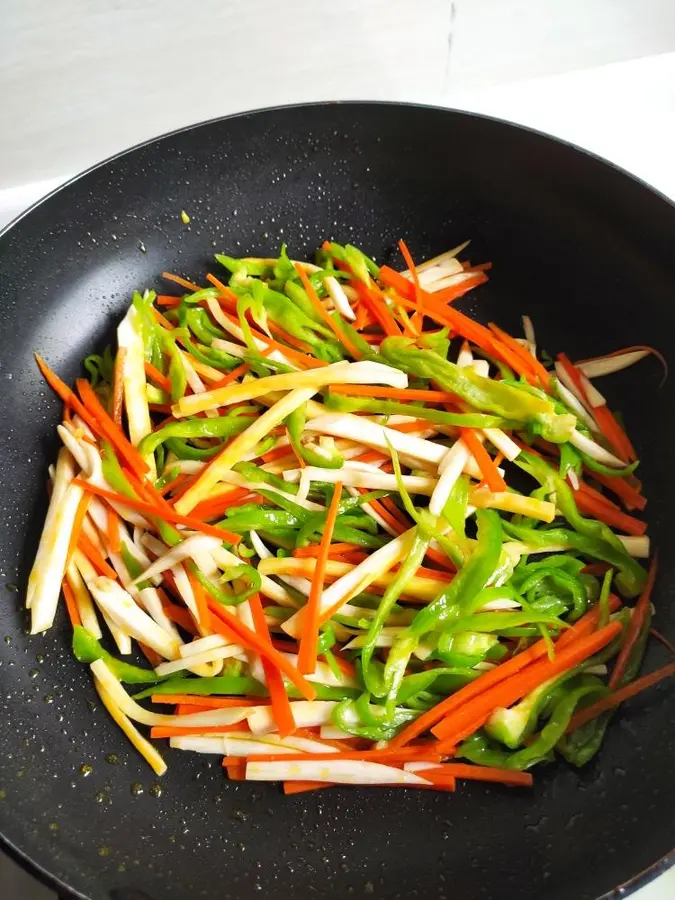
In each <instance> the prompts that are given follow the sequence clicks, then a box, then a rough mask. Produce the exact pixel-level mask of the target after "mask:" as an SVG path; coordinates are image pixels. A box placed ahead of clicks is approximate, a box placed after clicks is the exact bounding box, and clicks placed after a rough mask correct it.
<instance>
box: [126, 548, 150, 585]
mask: <svg viewBox="0 0 675 900" xmlns="http://www.w3.org/2000/svg"><path fill="white" fill-rule="evenodd" d="M120 554H121V556H122V562H123V563H124V565H125V566H126V567H127V572H128V573H129V575H131V577H132V579H133V580H134V581H135V580H136V579H137V578H138V576H139V575H141V574H142V573H143V566H142V565H141V563H139V561H138V560H137V559H136V557H135V556H134V555H133V553H132V552H131V550H129V546H128V545H127V544H126V543H124V542H122V544H121V547H120ZM136 587H137V588H138V590H139V591H142V590H143V589H144V588H148V587H152V582H151V581H139V582H138V584H137V585H136Z"/></svg>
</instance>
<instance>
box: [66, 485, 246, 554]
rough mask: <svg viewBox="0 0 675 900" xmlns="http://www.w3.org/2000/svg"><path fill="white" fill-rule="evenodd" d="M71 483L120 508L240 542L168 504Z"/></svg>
mask: <svg viewBox="0 0 675 900" xmlns="http://www.w3.org/2000/svg"><path fill="white" fill-rule="evenodd" d="M73 482H74V483H75V484H79V485H80V487H83V488H84V489H85V490H86V491H91V493H92V494H97V495H98V496H99V497H105V499H106V500H115V501H116V502H117V503H119V505H120V506H128V507H129V508H130V509H136V510H138V511H139V512H142V513H145V514H146V515H149V516H155V517H159V518H160V519H164V520H166V521H167V522H175V523H176V524H178V525H185V526H187V527H188V528H191V529H192V530H193V531H201V532H203V533H204V534H210V535H212V536H213V537H217V538H220V539H221V540H223V541H228V542H229V543H230V544H238V543H239V541H240V540H241V537H240V535H238V534H234V533H233V532H231V531H225V529H224V528H216V527H215V526H214V525H208V524H207V523H206V522H200V521H199V519H195V518H193V517H192V516H181V515H180V513H177V512H176V511H175V510H174V509H173V508H172V507H171V506H169V505H168V504H167V507H166V509H165V508H164V507H158V506H156V505H154V504H153V503H148V502H147V501H144V500H133V499H131V498H130V497H125V496H124V494H116V493H115V492H114V491H108V490H106V489H105V488H100V487H98V486H97V485H95V484H90V482H88V481H83V480H82V479H81V478H75V479H73ZM158 496H159V497H160V499H161V500H164V498H163V497H162V496H161V494H160V495H158Z"/></svg>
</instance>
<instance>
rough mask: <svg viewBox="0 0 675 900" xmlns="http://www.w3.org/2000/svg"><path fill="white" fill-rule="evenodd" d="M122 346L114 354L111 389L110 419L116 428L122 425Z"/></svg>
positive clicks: (123, 350)
mask: <svg viewBox="0 0 675 900" xmlns="http://www.w3.org/2000/svg"><path fill="white" fill-rule="evenodd" d="M126 352H127V351H126V350H125V349H124V347H120V348H119V350H118V351H117V355H116V356H115V367H114V370H113V390H112V420H113V422H114V423H115V425H117V427H118V428H121V427H122V410H123V408H124V357H125V356H126Z"/></svg>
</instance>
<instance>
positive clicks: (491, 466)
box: [461, 428, 506, 493]
mask: <svg viewBox="0 0 675 900" xmlns="http://www.w3.org/2000/svg"><path fill="white" fill-rule="evenodd" d="M461 435H462V440H463V441H464V443H465V444H466V445H467V447H468V448H469V450H470V451H471V455H472V456H473V458H474V459H475V460H476V463H477V464H478V468H479V469H480V471H481V474H482V476H483V478H484V480H485V482H486V484H487V486H488V487H489V488H490V490H491V491H494V492H495V493H499V492H500V491H505V490H506V482H505V481H504V479H503V478H502V476H501V475H500V474H499V472H498V471H497V466H496V465H495V463H494V461H493V460H492V457H491V456H490V454H489V453H488V452H487V450H486V449H485V447H484V446H483V445H482V444H481V442H480V441H479V440H478V437H477V436H476V432H475V431H474V430H473V428H462V430H461Z"/></svg>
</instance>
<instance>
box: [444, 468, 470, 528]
mask: <svg viewBox="0 0 675 900" xmlns="http://www.w3.org/2000/svg"><path fill="white" fill-rule="evenodd" d="M468 505H469V479H468V477H467V476H466V475H460V476H459V478H458V479H457V481H456V482H455V483H454V484H453V486H452V490H451V491H450V494H449V496H448V499H447V500H446V502H445V506H444V507H443V518H444V519H445V521H446V522H447V523H448V525H449V526H450V527H451V528H452V530H453V532H454V535H455V537H456V538H457V539H458V540H459V541H464V540H465V539H466V510H467V507H468Z"/></svg>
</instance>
